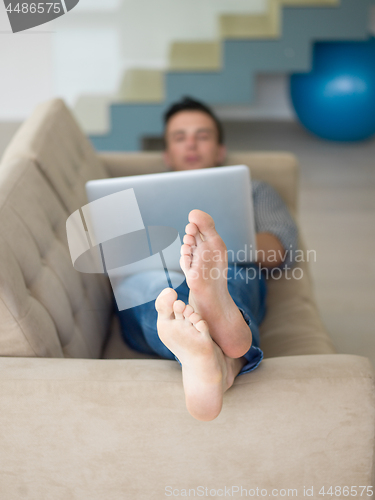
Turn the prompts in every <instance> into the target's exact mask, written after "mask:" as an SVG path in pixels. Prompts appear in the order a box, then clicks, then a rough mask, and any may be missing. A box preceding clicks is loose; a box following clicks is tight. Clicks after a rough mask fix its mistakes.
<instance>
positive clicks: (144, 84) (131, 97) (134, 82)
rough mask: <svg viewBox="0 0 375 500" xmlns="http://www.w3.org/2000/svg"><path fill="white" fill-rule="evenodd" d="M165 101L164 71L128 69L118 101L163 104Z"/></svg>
mask: <svg viewBox="0 0 375 500" xmlns="http://www.w3.org/2000/svg"><path fill="white" fill-rule="evenodd" d="M163 100H164V71H162V70H155V69H143V68H140V69H137V68H134V69H128V70H126V71H125V73H124V76H123V78H122V81H121V84H120V87H119V90H118V92H117V96H116V101H119V102H129V103H130V102H151V103H152V102H162V101H163Z"/></svg>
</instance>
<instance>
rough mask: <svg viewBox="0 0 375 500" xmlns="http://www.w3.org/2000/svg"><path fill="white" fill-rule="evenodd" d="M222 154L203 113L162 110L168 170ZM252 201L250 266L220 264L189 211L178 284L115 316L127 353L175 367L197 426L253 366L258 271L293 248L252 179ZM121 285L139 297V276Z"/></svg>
mask: <svg viewBox="0 0 375 500" xmlns="http://www.w3.org/2000/svg"><path fill="white" fill-rule="evenodd" d="M225 154H226V150H225V146H224V139H223V130H222V126H221V124H220V122H219V121H218V119H217V118H216V116H215V115H214V114H213V112H212V111H211V109H210V108H208V107H207V106H206V105H204V104H203V103H200V102H198V101H195V100H193V99H191V98H188V97H187V98H184V99H183V100H182V101H180V102H178V103H176V104H174V105H173V106H171V107H170V109H169V110H168V111H167V113H166V114H165V151H164V159H165V163H166V164H167V166H168V167H169V168H170V169H171V170H175V171H177V170H191V169H201V168H210V167H214V166H219V165H222V164H223V162H224V159H225ZM253 200H254V214H255V223H256V230H257V235H256V239H257V264H251V265H247V266H246V267H245V266H243V267H244V269H242V268H241V266H239V267H236V266H235V265H234V266H228V261H227V252H226V247H225V244H224V242H223V240H222V239H221V237H220V235H219V234H218V233H217V232H216V230H215V224H214V221H213V219H212V217H210V215H209V214H206V213H205V212H202V211H200V210H193V211H191V212H190V214H189V215H188V220H189V223H188V225H187V226H186V234H185V236H184V238H183V245H182V247H181V260H180V265H181V269H182V271H183V272H184V274H185V278H186V281H185V282H184V283H183V284H182V285H181V286H180V287H178V288H177V289H176V290H173V289H171V288H167V289H165V290H163V291H162V292H161V293H160V294H159V296H158V298H157V299H156V301H153V302H149V303H147V304H144V305H142V306H138V307H135V308H133V309H130V310H126V311H121V312H120V313H119V314H120V322H121V325H122V332H123V336H124V339H125V341H126V342H127V343H128V344H129V345H130V346H131V347H133V348H134V349H137V350H139V351H141V352H145V353H149V354H155V353H156V354H158V355H159V356H161V357H164V358H167V359H177V361H179V362H180V364H181V366H182V376H183V385H184V391H185V400H186V406H187V409H188V411H189V412H190V414H191V415H192V416H193V417H195V418H197V419H199V420H212V419H214V418H216V417H217V416H218V415H219V413H220V411H221V407H222V401H223V394H224V392H225V391H226V390H227V389H229V388H230V387H231V386H232V385H233V382H234V379H235V377H236V376H237V375H239V374H242V373H247V372H249V371H252V370H254V369H255V368H256V367H257V366H258V365H259V363H260V362H261V360H262V358H263V353H262V351H261V349H260V348H259V342H260V339H259V328H258V327H259V325H260V323H261V321H262V320H263V318H264V315H265V297H266V281H265V278H264V276H263V274H262V272H261V271H260V270H259V268H260V267H262V268H271V267H275V266H285V265H287V264H288V263H290V262H291V258H290V255H291V252H289V250H290V249H293V250H295V249H296V244H297V228H296V225H295V223H294V221H293V219H292V217H291V216H290V214H289V213H288V210H287V208H286V206H285V204H284V203H283V201H282V200H281V198H280V197H279V195H278V194H277V193H276V192H275V191H274V190H273V188H271V186H269V185H268V184H266V183H263V182H260V181H253ZM275 257H276V258H275ZM250 268H251V269H252V270H253V273H252V276H253V278H254V279H252V280H250V281H249V280H248V279H247V277H248V276H249V274H248V273H245V275H244V274H241V271H243V270H245V271H247V270H249V269H250ZM213 269H214V270H215V271H216V270H219V272H218V273H217V272H215V273H212V272H211V271H212V270H213ZM213 276H214V277H215V278H216V279H215V278H213ZM245 276H246V279H245ZM146 279H147V283H146V284H147V287H148V288H150V287H152V286H155V288H156V289H157V285H158V280H159V279H165V277H164V274H163V275H160V276H158V274H157V273H156V274H155V273H154V274H152V273H149V274H147V276H146ZM124 286H126V287H128V289H129V288H130V289H131V290H133V289H134V291H137V292H138V293H139V292H142V287H144V286H145V281H144V276H143V277H139V276H135V277H132V278H129V280H128V281H127V283H126V284H125V285H124Z"/></svg>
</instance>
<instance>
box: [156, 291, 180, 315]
mask: <svg viewBox="0 0 375 500" xmlns="http://www.w3.org/2000/svg"><path fill="white" fill-rule="evenodd" d="M176 299H177V292H176V291H175V290H173V288H165V289H164V290H162V291H161V292H160V294H159V296H158V298H157V299H156V301H155V308H156V310H157V312H158V319H171V317H172V314H173V304H174V302H175V301H176Z"/></svg>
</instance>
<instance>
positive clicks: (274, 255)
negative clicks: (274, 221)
mask: <svg viewBox="0 0 375 500" xmlns="http://www.w3.org/2000/svg"><path fill="white" fill-rule="evenodd" d="M256 242H257V253H256V262H257V264H260V265H261V266H262V267H266V268H268V269H271V268H273V267H277V266H280V265H281V264H282V262H283V260H284V257H285V249H284V247H283V245H282V244H281V242H280V240H279V239H278V238H277V237H276V236H275V235H274V234H271V233H266V232H263V233H257V235H256Z"/></svg>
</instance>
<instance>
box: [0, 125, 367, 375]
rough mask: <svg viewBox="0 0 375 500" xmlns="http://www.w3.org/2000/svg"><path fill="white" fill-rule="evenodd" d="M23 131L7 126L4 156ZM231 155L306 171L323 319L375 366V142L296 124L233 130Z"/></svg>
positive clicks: (304, 221)
mask: <svg viewBox="0 0 375 500" xmlns="http://www.w3.org/2000/svg"><path fill="white" fill-rule="evenodd" d="M17 126H18V124H0V155H1V154H2V152H3V150H4V148H5V147H6V144H7V143H8V142H9V140H10V138H11V136H12V135H13V133H14V132H15V130H16V129H17ZM225 131H226V138H227V140H226V142H227V144H228V147H229V148H230V149H232V150H233V149H242V150H245V149H252V150H284V151H292V152H293V153H295V154H296V155H297V156H298V158H299V160H300V164H301V195H300V222H301V227H302V228H303V233H304V239H305V242H306V245H307V247H308V249H314V250H316V256H317V258H316V262H312V263H311V271H312V275H313V279H314V283H315V290H316V296H317V301H318V306H319V310H320V313H321V316H322V319H323V321H324V323H325V325H326V327H327V330H328V331H329V333H330V335H331V337H332V339H333V341H334V343H335V345H336V348H337V350H338V351H339V352H342V353H353V354H359V355H363V356H367V357H369V358H370V359H371V360H372V362H373V363H374V366H375V138H374V139H372V140H370V141H367V142H364V143H358V144H339V143H332V142H326V141H323V140H320V139H317V138H315V137H313V136H311V135H310V134H308V133H307V132H306V131H305V130H303V129H302V128H301V127H300V126H299V125H298V124H296V123H293V122H252V123H238V122H237V123H226V124H225Z"/></svg>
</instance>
